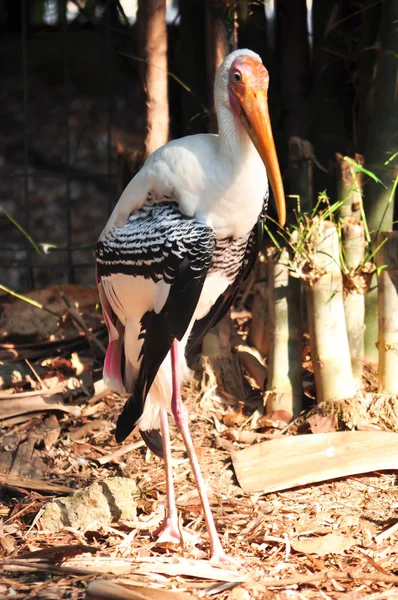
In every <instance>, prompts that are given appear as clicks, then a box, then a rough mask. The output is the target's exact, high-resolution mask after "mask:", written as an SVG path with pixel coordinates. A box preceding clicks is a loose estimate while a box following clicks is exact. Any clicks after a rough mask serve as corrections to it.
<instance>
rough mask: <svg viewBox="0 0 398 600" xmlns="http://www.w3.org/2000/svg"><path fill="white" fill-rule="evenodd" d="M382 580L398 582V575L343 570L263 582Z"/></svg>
mask: <svg viewBox="0 0 398 600" xmlns="http://www.w3.org/2000/svg"><path fill="white" fill-rule="evenodd" d="M333 580H336V581H380V582H381V583H398V575H389V574H386V575H384V574H383V573H363V572H359V573H358V572H350V571H347V572H343V573H334V572H333V571H327V572H326V573H314V574H313V575H297V577H287V578H286V579H262V581H261V584H262V585H264V586H265V587H269V588H270V587H283V588H286V587H288V586H290V585H303V584H305V583H316V582H321V581H333Z"/></svg>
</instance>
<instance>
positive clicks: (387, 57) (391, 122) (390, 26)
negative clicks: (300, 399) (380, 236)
mask: <svg viewBox="0 0 398 600" xmlns="http://www.w3.org/2000/svg"><path fill="white" fill-rule="evenodd" d="M381 11H382V12H381V21H380V29H379V45H380V49H379V60H378V63H377V74H376V81H375V90H374V101H373V104H372V111H371V119H370V123H369V125H368V127H367V129H368V138H367V142H366V152H365V157H366V163H367V165H368V168H369V170H370V171H373V172H374V173H375V174H376V175H377V176H378V177H379V178H380V179H381V180H382V181H383V182H384V184H385V185H386V186H387V187H386V188H385V187H383V186H382V185H380V184H378V183H376V182H375V181H373V180H372V179H369V181H368V182H367V186H366V193H365V198H364V205H365V213H366V218H367V222H368V227H369V230H370V231H371V233H372V235H373V239H375V238H376V236H377V232H378V231H380V230H386V229H387V230H388V229H392V224H393V214H394V198H391V195H392V190H393V185H394V179H395V177H396V176H397V175H398V158H395V160H393V161H392V162H391V163H389V164H388V165H385V164H384V163H385V162H386V160H387V159H388V158H389V157H390V156H391V155H392V154H394V153H395V152H397V149H398V95H397V90H396V82H397V72H398V66H397V65H398V63H397V58H396V52H397V48H398V28H397V25H396V24H397V22H398V2H396V0H384V2H383V3H382V5H381ZM374 284H375V286H376V285H377V282H376V278H375V277H374ZM377 306H378V304H377V294H376V292H373V293H372V292H371V293H370V294H368V295H367V297H366V315H365V320H366V331H365V356H366V358H367V359H368V360H370V361H372V362H377V359H378V353H377V348H376V342H377Z"/></svg>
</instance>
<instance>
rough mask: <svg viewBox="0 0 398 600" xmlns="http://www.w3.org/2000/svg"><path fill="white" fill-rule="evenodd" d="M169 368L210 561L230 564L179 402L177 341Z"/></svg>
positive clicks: (176, 413)
mask: <svg viewBox="0 0 398 600" xmlns="http://www.w3.org/2000/svg"><path fill="white" fill-rule="evenodd" d="M171 368H172V375H173V397H172V402H171V410H172V412H173V415H174V418H175V420H176V423H177V427H178V428H179V430H180V431H181V435H182V437H183V440H184V443H185V447H186V450H187V454H188V457H189V460H190V463H191V467H192V472H193V474H194V477H195V480H196V484H197V486H198V491H199V495H200V499H201V502H202V506H203V510H204V513H205V521H206V528H207V531H208V534H209V539H210V560H212V561H214V562H230V561H229V559H228V558H227V557H226V556H225V554H224V550H223V549H222V546H221V542H220V538H219V537H218V534H217V530H216V526H215V524H214V519H213V515H212V513H211V508H210V503H209V500H208V498H207V494H206V487H205V483H204V481H203V477H202V473H201V471H200V466H199V461H198V458H197V456H196V453H195V448H194V445H193V442H192V438H191V434H190V433H189V428H188V415H187V411H186V409H185V407H184V406H183V404H182V400H181V389H180V378H179V372H178V340H174V341H173V344H172V346H171Z"/></svg>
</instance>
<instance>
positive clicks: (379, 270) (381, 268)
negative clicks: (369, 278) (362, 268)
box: [376, 265, 388, 277]
mask: <svg viewBox="0 0 398 600" xmlns="http://www.w3.org/2000/svg"><path fill="white" fill-rule="evenodd" d="M387 267H388V265H380V267H377V269H376V274H377V277H380V273H381V272H382V271H384V269H387Z"/></svg>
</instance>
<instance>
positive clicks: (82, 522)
mask: <svg viewBox="0 0 398 600" xmlns="http://www.w3.org/2000/svg"><path fill="white" fill-rule="evenodd" d="M136 494H137V486H136V484H135V482H134V481H133V480H131V479H127V478H125V477H109V478H107V479H104V480H103V481H98V482H96V483H93V484H92V485H90V486H88V487H87V488H85V489H83V490H79V491H77V492H75V493H74V494H73V495H72V496H70V497H66V498H58V499H57V500H54V501H52V502H50V503H49V504H47V505H46V507H45V509H44V513H43V515H42V517H41V518H40V523H41V526H42V528H43V529H44V530H46V531H53V532H57V531H60V530H61V529H62V528H63V527H74V528H75V529H79V530H81V531H88V530H90V529H92V530H94V531H95V530H96V529H97V527H98V523H104V524H110V523H117V522H118V521H119V520H132V519H135V517H136V514H137V507H136V503H135V498H134V495H136Z"/></svg>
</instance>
